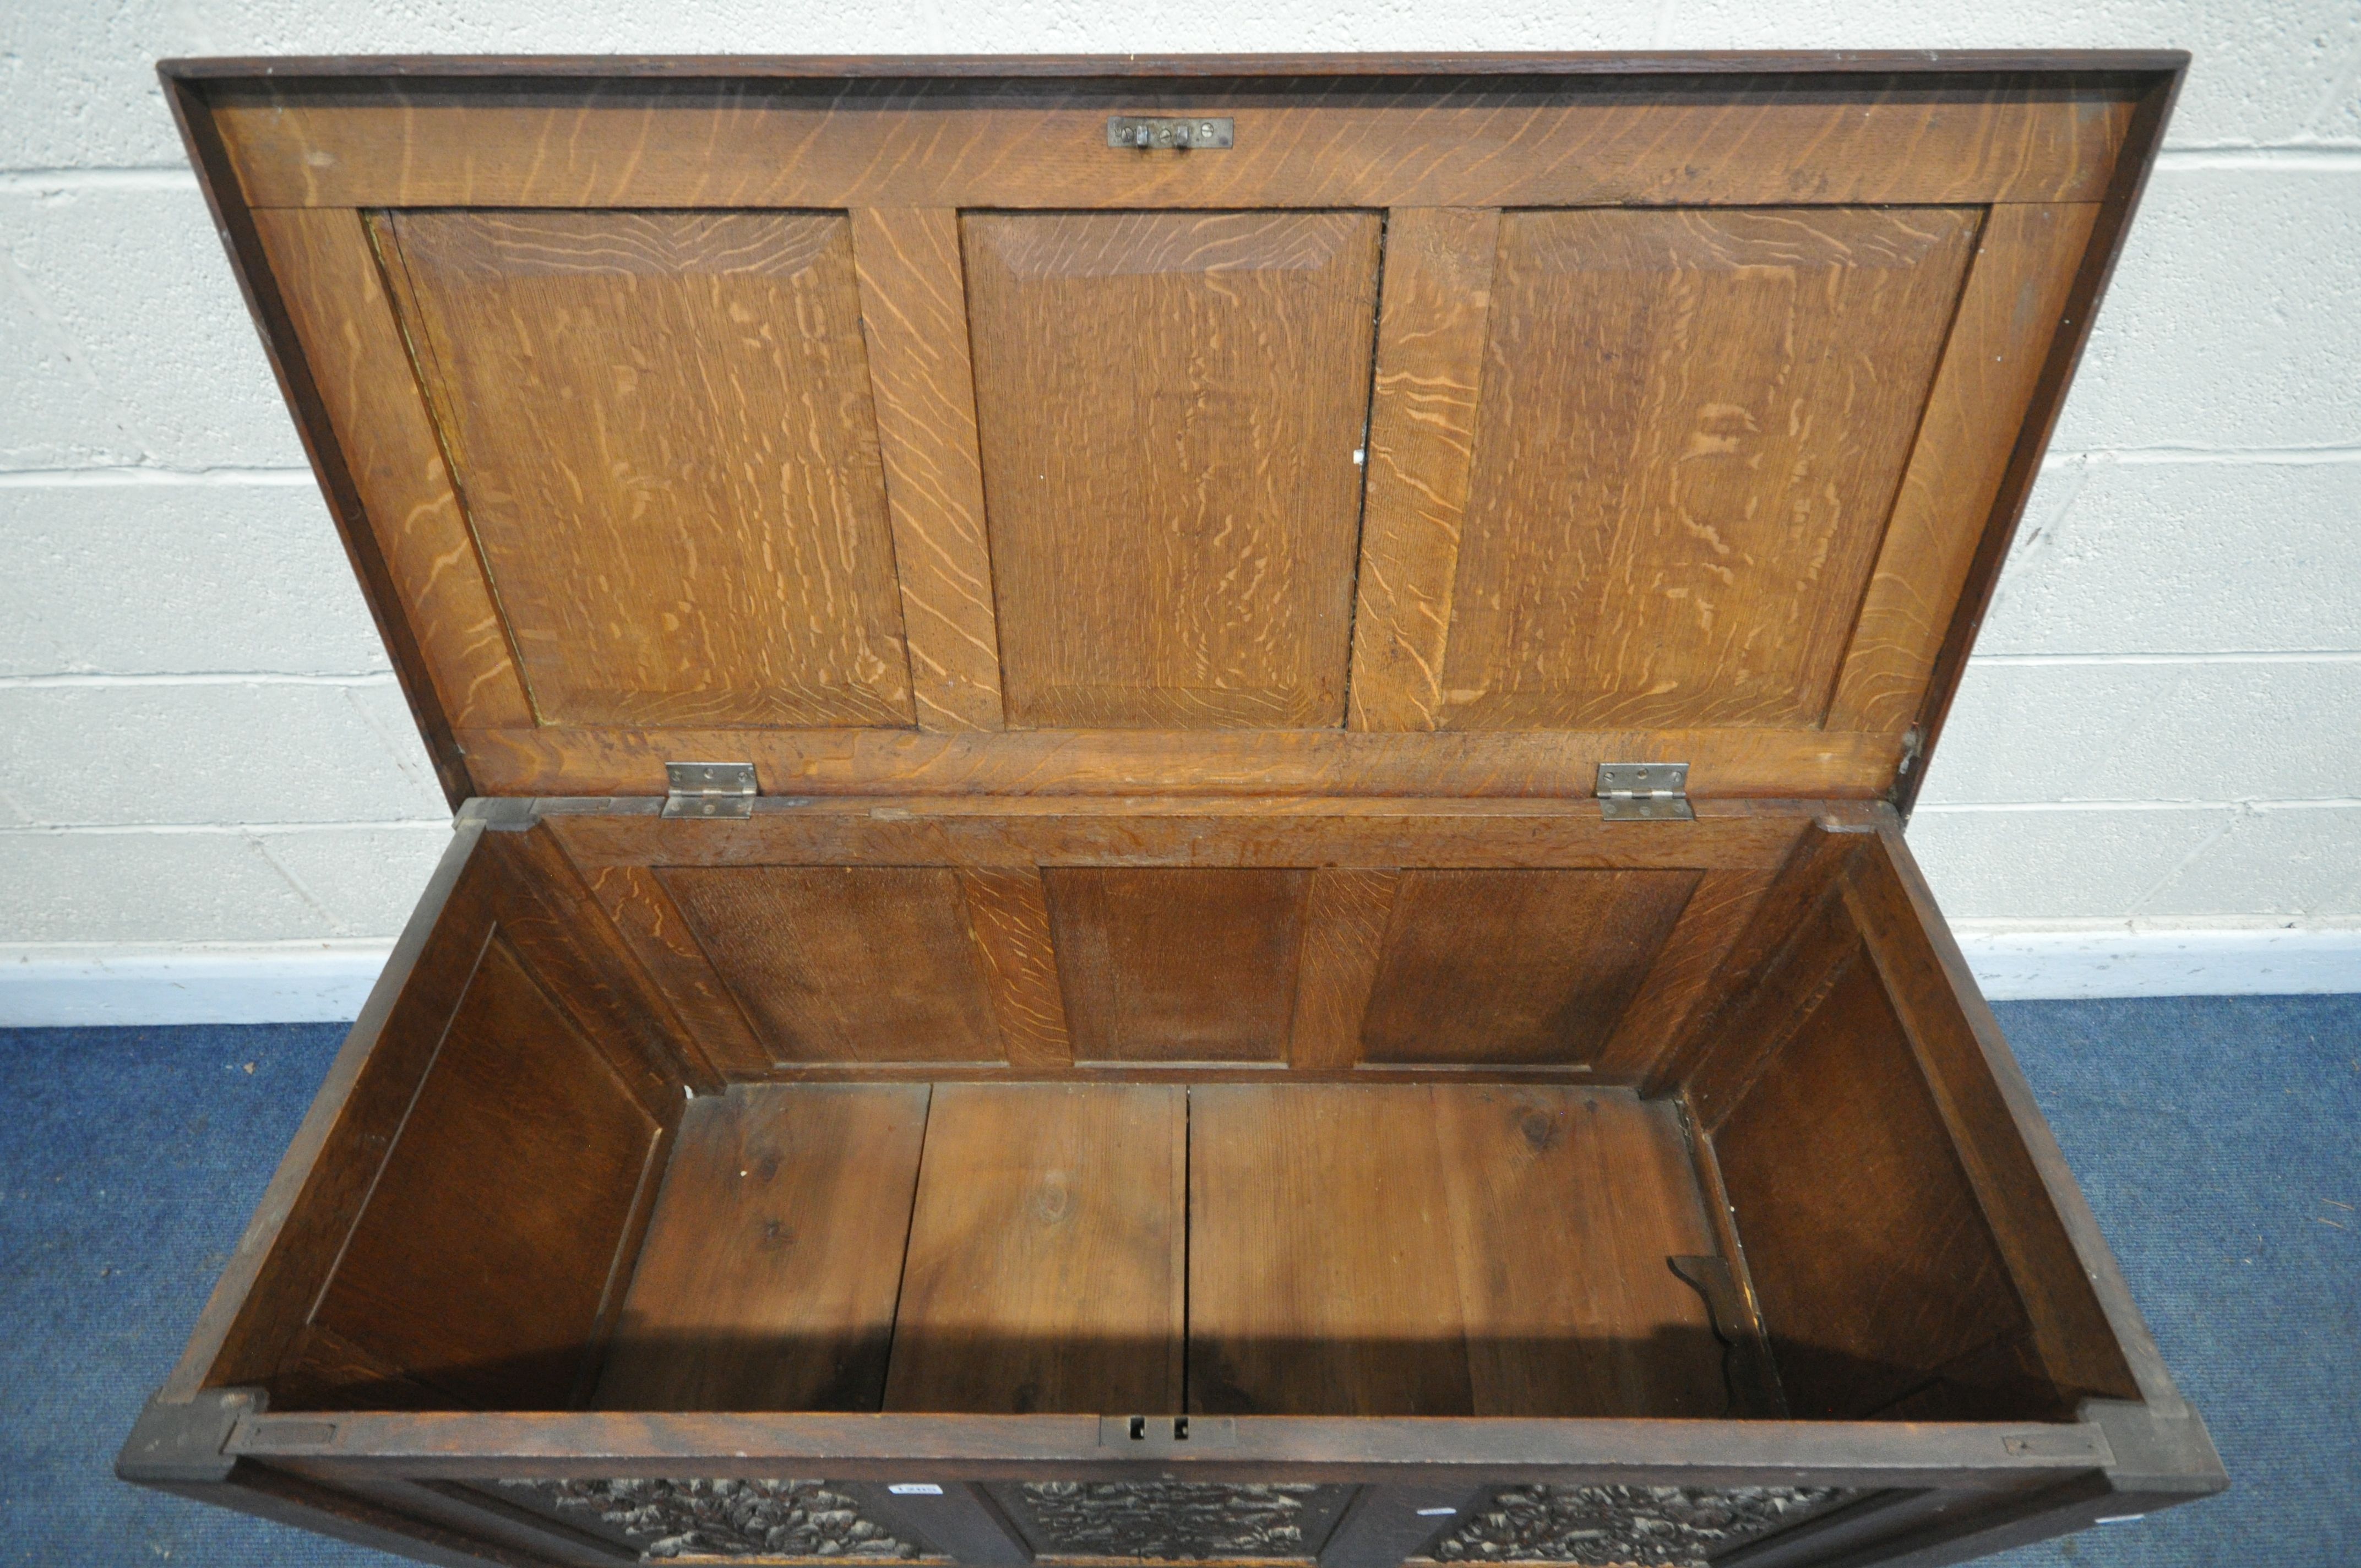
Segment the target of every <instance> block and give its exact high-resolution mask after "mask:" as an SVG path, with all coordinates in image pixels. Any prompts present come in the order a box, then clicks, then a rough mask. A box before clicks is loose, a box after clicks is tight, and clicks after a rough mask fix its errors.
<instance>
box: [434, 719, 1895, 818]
mask: <svg viewBox="0 0 2361 1568" xmlns="http://www.w3.org/2000/svg"><path fill="white" fill-rule="evenodd" d="M459 739H460V740H461V741H462V742H463V743H465V745H466V746H467V766H468V768H469V770H470V772H471V773H472V774H473V775H474V777H475V778H476V780H477V781H478V785H479V786H480V787H481V788H483V789H485V790H487V791H489V792H491V793H495V794H500V795H662V794H663V793H664V762H666V761H667V760H672V761H677V760H679V759H681V758H683V757H736V758H745V759H748V760H751V761H752V762H754V764H755V766H756V768H757V770H758V771H759V773H760V774H761V777H762V780H763V787H764V788H765V789H768V790H771V791H773V792H774V793H777V794H793V795H829V794H865V795H894V794H900V795H1006V796H1022V795H1053V794H1054V795H1189V794H1195V795H1240V794H1246V795H1251V794H1282V793H1288V792H1296V793H1301V794H1304V795H1488V796H1525V795H1534V796H1554V797H1558V798H1565V797H1569V796H1571V797H1578V798H1583V799H1587V798H1588V797H1589V795H1590V794H1591V788H1592V783H1593V781H1594V780H1595V779H1596V778H1597V777H1598V764H1599V763H1601V762H1631V761H1633V760H1635V759H1641V760H1645V759H1650V758H1658V759H1686V761H1687V762H1688V764H1689V795H1690V796H1691V798H1692V799H1700V800H1701V799H1708V798H1714V797H1720V798H1725V799H1727V798H1735V797H1745V796H1772V797H1778V798H1794V799H1806V798H1817V799H1824V800H1825V799H1869V798H1872V797H1874V796H1877V795H1881V794H1883V792H1884V791H1885V790H1887V789H1890V788H1891V787H1892V786H1893V784H1894V768H1895V764H1896V763H1897V762H1899V761H1900V759H1901V756H1902V743H1901V740H1900V738H1899V737H1897V736H1892V735H1855V734H1838V733H1834V732H1813V731H1809V730H1777V729H1663V730H1648V729H1617V730H1597V729H1593V730H1548V731H1518V730H1458V731H1444V732H1443V733H1440V734H1407V735H1406V734H1400V733H1375V734H1372V733H1368V732H1366V731H1360V730H1338V729H1331V730H1322V729H1263V730H1253V729H1231V730H1223V729H1195V730H1139V729H1133V730H1124V729H1082V730H1054V731H1052V730H1012V731H1010V732H1008V733H1005V734H996V735H977V734H965V735H929V734H923V733H915V732H910V731H905V730H889V729H868V730H862V729H829V730H818V731H811V732H798V731H796V730H786V729H771V730H753V729H678V730H664V729H597V730H582V729H464V730H461V731H460V732H459ZM1627 836H1628V835H1627Z"/></svg>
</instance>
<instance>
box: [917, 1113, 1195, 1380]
mask: <svg viewBox="0 0 2361 1568" xmlns="http://www.w3.org/2000/svg"><path fill="white" fill-rule="evenodd" d="M1187 1139H1188V1104H1187V1100H1186V1091H1183V1090H1180V1089H1175V1088H1161V1087H1156V1086H1151V1085H1145V1084H1128V1085H1116V1084H1093V1085H1089V1086H1078V1087H1068V1086H1058V1085H1048V1084H1024V1085H1018V1084H1007V1085H1000V1084H993V1085H975V1084H945V1085H943V1086H941V1087H940V1088H939V1089H937V1090H936V1091H935V1098H934V1106H933V1109H932V1111H931V1112H930V1113H929V1114H928V1128H927V1148H926V1159H925V1165H924V1168H923V1169H922V1170H921V1171H920V1173H919V1177H918V1195H917V1209H916V1211H915V1212H914V1214H913V1216H912V1219H911V1224H910V1247H909V1260H908V1264H907V1266H906V1269H905V1272H904V1282H903V1286H902V1304H901V1310H900V1312H899V1315H898V1317H897V1319H896V1321H895V1331H894V1358H893V1366H892V1369H891V1371H890V1373H889V1374H888V1376H887V1379H886V1387H885V1408H886V1409H888V1410H972V1411H1002V1412H1008V1413H1012V1414H1027V1413H1030V1412H1035V1411H1043V1412H1047V1411H1058V1410H1073V1411H1083V1412H1091V1413H1097V1412H1102V1411H1108V1410H1114V1411H1123V1410H1171V1409H1179V1408H1180V1379H1181V1353H1182V1330H1181V1323H1182V1317H1181V1313H1182V1310H1183V1303H1182V1291H1183V1288H1184V1276H1185V1270H1186V1257H1187V1254H1186V1250H1185V1249H1186V1245H1187V1239H1186V1233H1187V1223H1186V1220H1185V1217H1184V1206H1185V1205H1186V1203H1187V1201H1188V1198H1187V1187H1186V1179H1187V1178H1186V1170H1187Z"/></svg>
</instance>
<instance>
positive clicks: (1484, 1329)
mask: <svg viewBox="0 0 2361 1568" xmlns="http://www.w3.org/2000/svg"><path fill="white" fill-rule="evenodd" d="M1428 1093H1429V1095H1430V1097H1431V1099H1432V1101H1433V1114H1434V1116H1435V1119H1436V1129H1437V1136H1438V1138H1439V1140H1440V1143H1441V1146H1442V1152H1443V1162H1444V1191H1445V1194H1446V1196H1447V1198H1448V1201H1449V1202H1450V1206H1451V1224H1452V1236H1453V1244H1454V1245H1453V1247H1452V1253H1453V1256H1454V1259H1455V1262H1456V1264H1457V1267H1458V1272H1459V1297H1460V1301H1461V1303H1462V1307H1463V1310H1464V1311H1465V1313H1466V1322H1467V1363H1468V1373H1469V1378H1470V1390H1471V1393H1472V1396H1473V1401H1474V1409H1475V1413H1476V1414H1477V1415H1485V1416H1553V1417H1560V1418H1564V1417H1581V1416H1608V1417H1614V1416H1625V1417H1629V1416H1719V1415H1721V1414H1723V1413H1725V1410H1726V1409H1727V1406H1728V1389H1727V1386H1726V1384H1725V1382H1724V1379H1723V1372H1722V1347H1721V1345H1720V1343H1719V1342H1718V1341H1716V1339H1715V1338H1714V1334H1713V1323H1712V1319H1711V1316H1710V1314H1709V1313H1708V1311H1707V1310H1706V1306H1705V1303H1704V1301H1703V1299H1701V1298H1699V1296H1698V1295H1697V1292H1696V1291H1695V1290H1693V1289H1692V1288H1689V1287H1688V1286H1687V1285H1685V1284H1683V1283H1682V1282H1681V1280H1680V1279H1679V1278H1677V1277H1675V1275H1674V1274H1673V1272H1672V1270H1671V1269H1669V1268H1668V1267H1666V1266H1665V1264H1664V1260H1665V1259H1666V1258H1667V1257H1672V1256H1681V1255H1698V1254H1705V1255H1711V1254H1713V1253H1715V1252H1716V1251H1718V1248H1717V1246H1716V1245H1715V1242H1714V1239H1713V1234H1712V1231H1711V1229H1710V1227H1709V1226H1708V1224H1707V1222H1706V1214H1705V1210H1704V1208H1703V1206H1702V1204H1701V1203H1700V1201H1699V1200H1698V1194H1697V1179H1696V1176H1695V1174H1694V1173H1693V1172H1692V1170H1691V1168H1690V1166H1689V1158H1688V1150H1687V1147H1686V1144H1685V1142H1684V1141H1683V1139H1682V1136H1681V1128H1680V1122H1679V1119H1678V1114H1677V1113H1676V1112H1675V1109H1674V1108H1673V1106H1672V1105H1670V1104H1669V1103H1667V1102H1661V1101H1659V1102H1644V1101H1641V1100H1638V1099H1635V1098H1634V1097H1632V1096H1631V1095H1630V1094H1629V1093H1621V1094H1619V1093H1617V1092H1615V1091H1611V1090H1594V1089H1588V1088H1585V1089H1557V1088H1543V1087H1530V1088H1522V1089H1509V1088H1476V1087H1472V1086H1470V1087H1466V1088H1459V1087H1452V1088H1442V1087H1438V1088H1435V1089H1433V1090H1430V1091H1428Z"/></svg>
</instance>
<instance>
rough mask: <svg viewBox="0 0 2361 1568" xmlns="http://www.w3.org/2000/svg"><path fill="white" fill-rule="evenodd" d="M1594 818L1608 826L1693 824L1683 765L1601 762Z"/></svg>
mask: <svg viewBox="0 0 2361 1568" xmlns="http://www.w3.org/2000/svg"><path fill="white" fill-rule="evenodd" d="M1598 815H1599V816H1601V817H1605V818H1606V819H1607V820H1608V821H1609V822H1694V821H1696V820H1697V813H1696V812H1694V811H1691V810H1690V809H1689V765H1688V764H1687V763H1686V762H1601V763H1599V764H1598Z"/></svg>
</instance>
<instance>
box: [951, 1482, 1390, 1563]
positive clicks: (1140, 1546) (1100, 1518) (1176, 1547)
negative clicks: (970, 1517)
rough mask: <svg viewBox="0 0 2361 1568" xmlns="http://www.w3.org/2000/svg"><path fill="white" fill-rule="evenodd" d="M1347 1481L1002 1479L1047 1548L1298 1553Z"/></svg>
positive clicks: (1321, 1527) (1327, 1525) (1312, 1549)
mask: <svg viewBox="0 0 2361 1568" xmlns="http://www.w3.org/2000/svg"><path fill="white" fill-rule="evenodd" d="M1352 1490H1353V1489H1352V1488H1351V1487H1350V1486H1309V1485H1270V1486H1248V1485H1246V1484H1243V1483H1239V1484H1229V1483H1222V1482H1209V1481H1041V1482H1029V1481H1028V1482H1027V1483H1025V1484H1024V1485H1022V1486H1009V1487H1005V1488H1001V1489H1000V1490H999V1492H998V1496H999V1497H1000V1499H1001V1503H1002V1505H1003V1506H1004V1507H1005V1508H1007V1509H1008V1510H1009V1512H1010V1513H1011V1514H1012V1515H1013V1516H1015V1518H1016V1520H1017V1523H1018V1524H1019V1526H1020V1527H1021V1528H1022V1529H1023V1530H1024V1531H1025V1534H1026V1535H1027V1538H1028V1539H1029V1540H1030V1541H1032V1543H1033V1549H1034V1550H1035V1551H1036V1552H1040V1553H1041V1554H1042V1555H1044V1556H1057V1557H1137V1558H1147V1559H1155V1560H1163V1561H1175V1560H1178V1561H1195V1560H1202V1559H1204V1558H1214V1557H1219V1558H1300V1557H1310V1556H1312V1555H1313V1554H1315V1553H1316V1552H1319V1550H1320V1547H1321V1545H1322V1543H1323V1542H1324V1541H1326V1540H1327V1538H1328V1532H1329V1530H1331V1529H1332V1528H1334V1525H1335V1522H1336V1515H1337V1514H1338V1513H1339V1512H1340V1511H1341V1510H1342V1509H1343V1508H1344V1506H1345V1498H1346V1497H1348V1496H1350V1494H1351V1492H1352Z"/></svg>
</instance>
